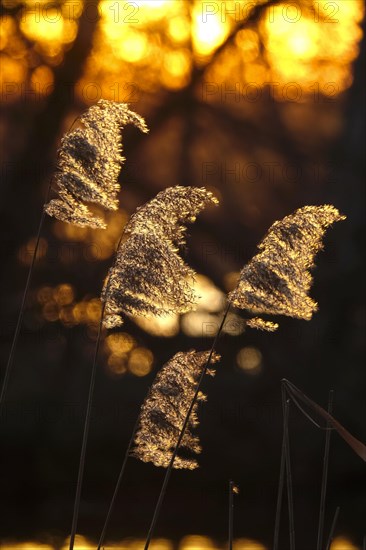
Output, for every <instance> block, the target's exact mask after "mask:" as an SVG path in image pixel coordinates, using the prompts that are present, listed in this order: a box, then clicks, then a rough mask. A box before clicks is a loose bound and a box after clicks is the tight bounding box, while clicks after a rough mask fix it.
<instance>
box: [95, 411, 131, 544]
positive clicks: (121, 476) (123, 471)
mask: <svg viewBox="0 0 366 550" xmlns="http://www.w3.org/2000/svg"><path fill="white" fill-rule="evenodd" d="M139 420H140V415H138V417H137V419H136V422H135V425H134V427H133V430H132V435H131V439H130V441H129V444H128V447H127V449H126V453H125V456H124V460H123V463H122V467H121V471H120V473H119V476H118V479H117V483H116V486H115V488H114V493H113V496H112V500H111V503H110V505H109V509H108V513H107V517H106V519H105V522H104V526H103V530H102V533H101V535H100V537H99V542H98V549H97V550H100V548H101V546H102V544H103V542H104V538H105V535H106V532H107V527H108V524H109V521H110V519H111V515H112V511H113V507H114V503H115V500H116V498H117V494H118V491H119V487H120V485H121V482H122V478H123V475H124V473H125V469H126V464H127V460H128V457H129V455H130V450H131V447H132V444H133V442H134V439H135V435H136V432H137V428H138V425H139Z"/></svg>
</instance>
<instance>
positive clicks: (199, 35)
mask: <svg viewBox="0 0 366 550" xmlns="http://www.w3.org/2000/svg"><path fill="white" fill-rule="evenodd" d="M192 19H193V27H192V34H193V48H194V51H195V52H196V53H197V54H198V55H202V56H208V55H210V54H212V52H214V51H215V50H216V48H217V47H218V46H220V44H222V42H223V41H224V40H225V38H226V37H227V36H228V34H229V32H230V29H231V22H230V19H229V18H228V17H222V16H221V13H220V12H216V11H215V12H213V13H210V14H205V13H204V12H203V10H202V3H201V2H200V1H198V2H196V4H195V7H194V9H193V13H192Z"/></svg>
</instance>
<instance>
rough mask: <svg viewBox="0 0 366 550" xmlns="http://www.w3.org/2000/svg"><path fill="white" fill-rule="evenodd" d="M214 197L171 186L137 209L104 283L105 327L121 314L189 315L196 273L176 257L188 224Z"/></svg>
mask: <svg viewBox="0 0 366 550" xmlns="http://www.w3.org/2000/svg"><path fill="white" fill-rule="evenodd" d="M216 203H217V199H215V197H214V196H213V195H212V193H210V192H209V191H207V189H205V188H197V187H181V186H177V187H173V188H168V189H166V190H164V191H162V192H161V193H159V194H158V195H157V196H156V197H155V198H154V199H152V200H151V201H150V202H148V203H146V204H145V205H144V206H142V207H141V208H139V209H138V210H137V211H136V213H135V214H134V215H133V216H132V217H131V220H130V221H129V223H128V224H127V226H126V228H125V235H126V238H125V240H123V241H122V242H121V244H120V246H119V248H118V251H117V255H116V260H115V263H114V266H113V267H112V268H111V270H110V272H109V276H108V278H107V280H106V283H105V285H104V289H103V292H102V300H103V301H104V302H105V315H104V326H105V327H106V328H113V327H115V326H118V325H121V324H122V323H123V319H122V317H121V314H122V313H124V314H128V315H142V316H149V315H154V316H159V315H167V314H173V313H185V312H187V311H190V310H191V309H192V308H193V307H194V305H195V302H196V295H195V292H194V290H193V281H194V276H195V272H194V271H193V269H191V268H190V267H189V266H188V265H187V264H186V263H185V262H184V260H183V259H182V258H181V257H180V256H179V254H178V252H179V248H178V246H182V245H183V244H184V243H185V231H186V224H187V223H188V222H192V221H194V220H195V218H196V216H197V214H198V213H199V212H200V211H201V210H202V209H203V208H204V207H205V206H207V205H209V204H216Z"/></svg>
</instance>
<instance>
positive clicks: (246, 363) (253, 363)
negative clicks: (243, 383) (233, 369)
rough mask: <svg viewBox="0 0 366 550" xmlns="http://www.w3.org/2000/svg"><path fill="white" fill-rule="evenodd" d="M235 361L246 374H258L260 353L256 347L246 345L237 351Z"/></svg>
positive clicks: (260, 363) (260, 364)
mask: <svg viewBox="0 0 366 550" xmlns="http://www.w3.org/2000/svg"><path fill="white" fill-rule="evenodd" d="M236 362H237V364H238V367H240V368H241V369H242V370H244V371H246V372H247V373H248V374H259V372H260V371H261V368H262V354H261V352H260V351H259V350H258V349H256V348H253V347H250V346H247V347H245V348H242V349H241V350H240V351H239V352H238V354H237V356H236Z"/></svg>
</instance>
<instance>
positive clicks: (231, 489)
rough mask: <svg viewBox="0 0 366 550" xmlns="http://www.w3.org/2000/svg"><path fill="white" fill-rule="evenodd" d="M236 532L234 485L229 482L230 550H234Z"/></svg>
mask: <svg viewBox="0 0 366 550" xmlns="http://www.w3.org/2000/svg"><path fill="white" fill-rule="evenodd" d="M233 530H234V483H233V481H229V550H233Z"/></svg>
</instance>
